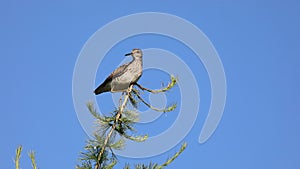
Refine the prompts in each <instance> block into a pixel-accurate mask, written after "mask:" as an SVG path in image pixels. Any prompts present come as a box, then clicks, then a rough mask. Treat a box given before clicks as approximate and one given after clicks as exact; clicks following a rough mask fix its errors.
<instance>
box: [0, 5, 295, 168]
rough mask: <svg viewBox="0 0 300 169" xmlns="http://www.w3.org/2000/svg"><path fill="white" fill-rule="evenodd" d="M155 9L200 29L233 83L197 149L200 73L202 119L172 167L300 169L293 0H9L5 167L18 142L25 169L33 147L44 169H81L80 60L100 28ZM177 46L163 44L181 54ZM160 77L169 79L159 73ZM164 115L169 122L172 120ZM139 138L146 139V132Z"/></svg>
mask: <svg viewBox="0 0 300 169" xmlns="http://www.w3.org/2000/svg"><path fill="white" fill-rule="evenodd" d="M149 11H151V12H164V13H170V14H173V15H177V16H179V17H182V18H184V19H186V20H188V21H190V22H192V23H193V24H194V25H196V26H197V27H198V28H199V29H201V30H202V31H203V32H204V33H205V34H206V35H207V36H208V38H209V39H210V40H211V41H212V43H213V44H214V46H215V48H216V49H217V51H218V53H219V55H220V58H221V60H222V62H223V65H224V69H225V73H226V77H227V92H228V94H227V101H226V107H225V111H224V116H223V118H222V120H221V123H220V125H219V127H218V129H217V130H216V132H215V133H214V135H213V136H212V137H211V138H210V139H209V140H208V141H207V142H206V143H204V144H199V143H198V136H199V132H200V130H201V127H202V125H203V121H204V119H205V117H206V114H205V112H207V109H208V107H209V100H210V98H209V97H210V94H209V91H207V90H204V89H208V90H209V79H208V78H207V77H206V76H207V75H205V70H202V69H203V67H202V68H200V69H201V70H199V72H195V74H198V73H199V74H203V79H202V76H200V77H198V78H197V81H198V82H199V83H200V82H202V84H203V86H204V87H203V89H202V91H201V92H202V93H204V94H203V95H201V100H203V102H201V105H202V104H203V107H204V108H203V109H202V110H201V111H203V113H200V114H199V116H198V119H197V121H196V125H195V126H194V127H193V129H192V131H191V132H190V133H189V135H188V136H187V137H186V138H185V139H184V141H186V142H187V143H188V148H187V149H186V150H185V151H184V153H183V154H182V155H181V156H180V157H179V158H178V159H176V160H175V161H174V162H173V163H172V164H171V165H170V166H169V168H184V167H185V168H186V166H189V167H193V168H206V169H217V168H236V169H238V168H244V169H247V168H249V169H253V168H256V169H260V168H264V169H265V168H270V169H271V168H272V169H275V168H278V169H279V168H286V169H289V168H290V169H292V168H300V162H299V156H300V154H299V152H300V146H299V142H300V137H299V129H300V123H299V122H300V121H299V120H300V115H299V104H300V97H299V94H300V90H299V85H300V83H299V74H300V71H299V66H300V65H299V54H300V52H299V38H300V33H299V30H300V20H299V15H300V12H299V11H300V6H299V2H297V1H296V0H287V1H284V2H283V1H278V0H273V1H270V0H265V1H243V2H242V1H233V0H231V1H225V0H212V1H209V2H204V1H200V2H199V1H184V2H183V1H180V2H175V1H170V0H165V1H157V0H152V1H136V0H132V1H115V0H112V1H106V2H99V1H88V2H83V1H63V2H62V1H51V2H50V1H15V0H11V1H5V2H4V1H2V2H1V3H0V20H1V27H0V37H1V38H0V46H1V57H0V65H1V66H0V77H1V88H0V93H1V95H0V104H1V118H0V133H1V139H0V140H1V141H0V159H1V160H0V168H13V165H14V164H13V158H14V156H15V149H16V148H17V146H18V145H20V144H22V145H23V147H24V153H23V156H22V160H21V167H22V168H30V160H29V158H28V157H27V155H26V153H27V152H28V151H29V150H35V151H36V156H37V163H38V166H39V167H40V168H43V169H47V168H49V169H52V168H74V166H75V165H76V164H77V163H78V155H79V152H80V151H81V150H83V147H84V145H85V140H86V139H87V135H86V134H85V132H84V131H83V129H82V128H81V126H80V124H79V121H78V119H77V116H76V113H75V111H74V108H73V102H72V75H73V69H74V66H75V63H76V59H77V56H78V54H79V52H80V50H81V48H82V47H83V45H84V44H85V42H86V41H87V40H88V38H89V37H90V36H91V35H92V34H93V33H94V32H95V31H97V30H98V29H99V28H101V27H102V26H103V25H105V24H107V23H109V22H110V21H112V20H114V19H117V18H119V17H122V16H125V15H128V14H133V13H137V12H149ZM139 38H140V39H143V38H142V37H138V39H139ZM146 39H147V38H146ZM132 41H134V39H133V40H132ZM162 41H164V40H162ZM129 42H130V41H129ZM161 43H162V44H160V42H159V41H158V40H157V38H153V37H149V38H148V41H147V43H146V44H143V45H145V46H146V47H151V44H153V46H152V47H161V48H164V44H165V43H163V42H161ZM173 43H174V44H175V45H174V47H173V48H172V44H173ZM176 43H178V42H173V41H172V42H170V45H165V46H166V48H167V50H170V51H172V52H174V53H176V52H180V51H179V50H178V49H180V48H178V46H180V44H176ZM134 45H136V43H134V42H132V47H131V45H130V44H126V45H125V46H127V47H128V49H124V48H123V49H122V51H119V52H118V50H117V49H118V47H116V48H115V50H114V51H112V53H111V54H114V55H115V56H118V57H117V58H116V59H115V60H114V59H111V61H109V60H106V62H108V63H110V64H113V65H114V66H117V65H118V64H119V60H121V59H122V58H123V57H122V55H123V54H124V52H125V51H126V52H128V51H130V50H131V48H135V47H136V46H134ZM143 45H141V48H143V47H144V46H143ZM120 46H122V45H121V44H120ZM99 47H101V44H99ZM181 56H182V57H183V59H184V55H182V54H181ZM107 58H109V57H107ZM187 62H188V61H187ZM199 64H200V65H201V63H199ZM195 66H197V65H196V63H191V67H195ZM109 68H110V70H107V72H102V73H101V74H99V75H98V76H97V79H96V82H97V84H98V83H100V82H101V81H102V80H103V79H104V78H105V76H107V74H108V73H109V72H110V71H112V70H113V69H114V68H115V67H109ZM153 74H155V72H153V73H152V75H153ZM153 77H154V76H151V73H149V74H148V75H147V73H146V74H145V76H143V79H141V82H145V83H146V84H147V83H148V82H147V79H151V78H153ZM162 79H163V80H162V81H165V80H166V79H167V76H166V75H162ZM201 79H202V80H201ZM97 84H95V85H97ZM149 84H150V82H149ZM153 86H157V84H153ZM99 97H108V96H107V94H106V95H104V96H99ZM99 99H101V98H99ZM175 113H176V112H175ZM170 116H171V117H172V116H174V115H170ZM161 118H164V119H165V120H166V123H165V124H166V125H170V124H171V122H172V121H171V120H174V117H172V118H166V117H165V116H162V117H161ZM160 120H161V119H160ZM160 124H163V123H160ZM152 125H153V127H152V128H150V129H151V130H150V131H149V133H150V134H151V133H152V134H157V133H159V132H157V130H156V128H158V126H157V125H155V123H153V124H152ZM163 127H165V126H163ZM139 131H142V132H143V126H141V128H140V129H139ZM179 147H180V145H178V146H176V147H175V148H174V149H172V150H170V151H168V152H166V153H164V154H162V155H159V156H157V157H153V158H147V159H142V160H137V159H127V158H122V157H119V159H120V162H121V163H124V162H130V163H137V162H139V161H141V162H148V161H153V162H159V163H162V162H163V161H164V160H165V159H166V158H167V157H169V156H171V155H172V154H173V153H174V152H175V151H176V150H178V149H179ZM121 166H122V165H120V166H118V168H120V167H121Z"/></svg>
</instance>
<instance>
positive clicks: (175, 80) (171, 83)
mask: <svg viewBox="0 0 300 169" xmlns="http://www.w3.org/2000/svg"><path fill="white" fill-rule="evenodd" d="M176 83H177V78H175V77H173V76H171V82H169V84H168V85H167V87H165V88H162V89H156V90H151V89H148V88H145V87H143V86H142V85H140V84H138V83H134V85H136V86H137V87H139V88H140V89H142V90H146V91H148V92H150V93H161V92H166V91H168V90H170V89H171V88H172V87H174V86H175V84H176Z"/></svg>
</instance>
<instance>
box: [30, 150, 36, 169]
mask: <svg viewBox="0 0 300 169" xmlns="http://www.w3.org/2000/svg"><path fill="white" fill-rule="evenodd" d="M28 156H29V158H30V160H31V165H32V168H33V169H37V165H36V161H35V153H34V151H31V152H29V153H28Z"/></svg>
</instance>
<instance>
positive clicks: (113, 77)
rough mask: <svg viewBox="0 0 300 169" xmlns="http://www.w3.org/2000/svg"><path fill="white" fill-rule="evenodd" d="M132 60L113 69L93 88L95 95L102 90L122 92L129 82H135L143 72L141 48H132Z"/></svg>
mask: <svg viewBox="0 0 300 169" xmlns="http://www.w3.org/2000/svg"><path fill="white" fill-rule="evenodd" d="M125 56H132V61H131V62H129V63H126V64H123V65H121V66H120V67H118V68H117V69H115V70H114V71H113V72H112V73H111V74H110V75H109V76H108V77H107V78H106V79H105V80H104V82H103V83H102V84H101V85H99V86H98V87H97V88H96V89H95V90H94V93H95V95H99V94H101V93H104V92H124V91H126V90H127V89H128V87H129V86H130V85H131V84H134V83H136V82H137V81H138V80H139V79H140V77H141V76H142V73H143V52H142V50H141V49H132V51H131V53H127V54H125Z"/></svg>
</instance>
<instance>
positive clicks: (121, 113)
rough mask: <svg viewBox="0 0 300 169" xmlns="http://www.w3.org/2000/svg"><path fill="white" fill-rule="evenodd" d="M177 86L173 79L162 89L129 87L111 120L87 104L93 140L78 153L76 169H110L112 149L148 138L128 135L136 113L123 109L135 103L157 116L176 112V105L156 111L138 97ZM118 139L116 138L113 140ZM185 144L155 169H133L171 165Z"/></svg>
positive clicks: (138, 85)
mask: <svg viewBox="0 0 300 169" xmlns="http://www.w3.org/2000/svg"><path fill="white" fill-rule="evenodd" d="M176 83H177V79H176V78H174V77H173V76H171V82H170V83H169V84H168V85H167V86H166V87H164V88H162V89H158V90H151V89H148V88H145V87H143V86H141V85H140V84H137V83H135V84H132V85H130V86H129V87H128V89H127V91H126V92H125V94H124V95H123V96H121V98H120V105H119V107H118V108H117V109H116V110H115V111H113V112H112V113H111V116H103V115H100V114H99V113H98V112H97V111H96V110H95V108H94V106H93V104H92V103H88V104H87V107H88V109H89V111H90V112H91V114H92V115H93V116H94V118H95V119H96V120H97V125H98V126H97V127H98V130H97V131H96V132H94V137H93V139H90V140H88V141H87V145H86V146H85V151H84V152H82V153H81V159H80V160H81V165H77V167H76V168H77V169H111V168H113V167H114V166H115V165H116V164H117V157H116V155H115V154H114V151H113V150H114V149H122V148H123V147H124V143H125V139H129V140H132V141H136V142H143V141H145V140H146V139H147V138H148V135H144V136H136V135H133V134H132V133H133V132H134V131H135V128H134V124H135V123H136V122H137V119H138V118H137V113H136V112H135V111H134V110H129V109H128V108H127V106H126V105H127V103H128V102H130V103H131V104H132V105H133V106H134V107H135V108H137V106H138V102H142V103H143V104H145V105H146V106H148V107H149V108H151V109H153V110H155V111H158V112H170V111H172V110H174V109H175V108H176V104H172V105H170V106H168V107H166V108H164V109H158V108H156V107H154V106H152V105H151V104H149V103H147V102H146V101H145V100H144V99H143V98H142V96H141V94H140V93H141V92H140V90H142V91H147V92H151V93H161V92H167V91H169V90H170V89H171V88H172V87H174V86H175V85H176ZM117 136H118V137H117ZM117 138H118V139H117ZM186 145H187V144H183V145H182V146H181V149H180V150H179V151H178V152H177V153H176V154H175V155H174V156H173V157H171V158H169V159H168V160H167V161H166V162H165V163H163V164H161V165H159V164H156V163H149V164H137V165H135V168H136V169H161V168H163V167H165V166H167V165H168V164H170V163H171V162H172V161H174V160H175V159H176V158H177V157H178V156H179V155H180V154H181V153H182V152H183V151H184V149H185V148H186ZM124 168H125V169H130V165H128V164H127V165H125V167H124Z"/></svg>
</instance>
